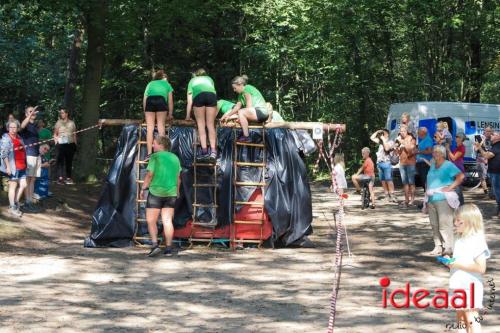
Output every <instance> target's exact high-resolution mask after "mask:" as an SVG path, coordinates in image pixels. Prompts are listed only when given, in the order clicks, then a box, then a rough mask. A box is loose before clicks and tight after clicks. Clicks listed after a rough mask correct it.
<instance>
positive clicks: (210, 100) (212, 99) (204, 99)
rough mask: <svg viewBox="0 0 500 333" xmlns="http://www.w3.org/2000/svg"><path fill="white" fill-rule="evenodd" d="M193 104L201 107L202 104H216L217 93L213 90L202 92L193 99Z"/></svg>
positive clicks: (214, 105) (213, 105)
mask: <svg viewBox="0 0 500 333" xmlns="http://www.w3.org/2000/svg"><path fill="white" fill-rule="evenodd" d="M193 106H196V107H197V108H201V107H202V106H211V107H216V106H217V95H216V94H214V93H213V92H202V93H199V94H198V95H196V97H195V98H194V99H193Z"/></svg>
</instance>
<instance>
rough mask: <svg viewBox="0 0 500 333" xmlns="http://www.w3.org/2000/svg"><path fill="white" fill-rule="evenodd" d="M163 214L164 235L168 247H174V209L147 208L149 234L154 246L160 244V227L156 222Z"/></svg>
mask: <svg viewBox="0 0 500 333" xmlns="http://www.w3.org/2000/svg"><path fill="white" fill-rule="evenodd" d="M160 214H161V218H162V222H163V235H164V236H165V240H166V245H167V247H170V246H172V239H173V238H174V226H173V224H172V219H173V216H174V208H162V209H159V208H147V209H146V221H147V223H148V232H149V236H150V237H151V241H152V242H153V246H154V245H157V244H158V227H157V226H156V222H157V221H158V217H159V216H160Z"/></svg>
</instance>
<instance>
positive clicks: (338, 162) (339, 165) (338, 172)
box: [333, 154, 347, 195]
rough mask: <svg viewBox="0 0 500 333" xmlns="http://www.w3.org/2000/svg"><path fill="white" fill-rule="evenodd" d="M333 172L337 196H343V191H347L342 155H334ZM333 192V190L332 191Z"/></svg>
mask: <svg viewBox="0 0 500 333" xmlns="http://www.w3.org/2000/svg"><path fill="white" fill-rule="evenodd" d="M333 164H334V165H335V166H334V167H333V170H334V171H335V182H336V183H337V192H338V193H337V194H338V195H342V194H344V189H347V181H346V179H345V164H344V155H343V154H336V155H335V157H334V158H333ZM334 190H335V189H334Z"/></svg>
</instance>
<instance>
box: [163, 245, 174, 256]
mask: <svg viewBox="0 0 500 333" xmlns="http://www.w3.org/2000/svg"><path fill="white" fill-rule="evenodd" d="M174 254H177V251H176V250H174V249H173V248H172V247H171V246H167V247H166V248H165V250H164V251H163V255H164V256H165V257H171V256H173V255H174Z"/></svg>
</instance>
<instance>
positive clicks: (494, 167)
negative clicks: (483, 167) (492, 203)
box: [474, 133, 500, 217]
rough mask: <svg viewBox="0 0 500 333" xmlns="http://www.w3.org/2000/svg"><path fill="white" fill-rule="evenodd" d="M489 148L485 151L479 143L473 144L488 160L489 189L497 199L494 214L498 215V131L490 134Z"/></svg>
mask: <svg viewBox="0 0 500 333" xmlns="http://www.w3.org/2000/svg"><path fill="white" fill-rule="evenodd" d="M491 143H492V145H491V148H490V150H489V151H486V150H485V148H484V147H483V146H482V145H481V144H480V143H479V142H476V143H475V144H474V147H475V149H476V150H477V151H478V153H479V154H481V156H482V157H484V158H486V159H487V160H488V175H489V176H490V179H491V189H492V190H493V193H494V194H495V198H496V201H497V212H496V216H497V217H500V133H495V134H493V135H492V136H491Z"/></svg>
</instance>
